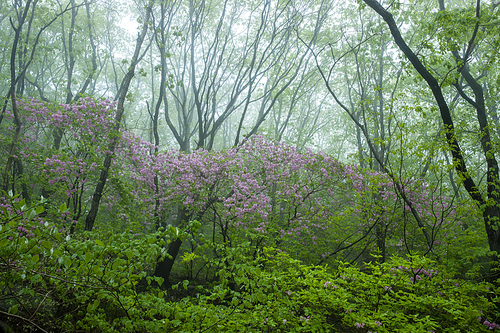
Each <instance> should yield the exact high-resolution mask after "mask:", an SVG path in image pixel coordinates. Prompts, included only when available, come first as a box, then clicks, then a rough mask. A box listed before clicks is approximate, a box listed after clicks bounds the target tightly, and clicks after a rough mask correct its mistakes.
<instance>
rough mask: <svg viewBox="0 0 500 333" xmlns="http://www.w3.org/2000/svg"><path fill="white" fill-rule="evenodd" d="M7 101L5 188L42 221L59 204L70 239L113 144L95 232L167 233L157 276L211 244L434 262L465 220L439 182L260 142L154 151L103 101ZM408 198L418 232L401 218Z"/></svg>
mask: <svg viewBox="0 0 500 333" xmlns="http://www.w3.org/2000/svg"><path fill="white" fill-rule="evenodd" d="M17 105H18V107H19V110H20V113H21V115H22V119H23V127H22V140H21V142H20V144H19V146H18V150H17V153H16V154H17V155H18V157H19V158H20V159H21V160H22V162H23V166H24V170H23V173H22V176H21V175H20V176H19V177H17V178H14V183H13V184H12V188H13V189H14V190H16V189H17V188H21V187H23V186H24V187H26V188H28V189H27V191H28V192H29V194H30V195H34V196H38V195H40V194H42V195H43V196H44V197H46V198H47V199H49V200H48V201H47V202H48V204H47V205H48V207H47V208H49V209H47V212H48V213H47V214H50V211H51V210H50V205H52V207H54V208H57V209H55V210H54V211H57V212H59V211H60V210H61V209H60V206H61V204H64V206H65V207H67V210H65V213H64V214H57V219H58V225H59V227H60V228H61V229H63V230H64V229H66V230H68V232H70V233H73V232H75V231H76V230H79V228H82V227H83V226H82V222H83V219H84V218H85V214H86V212H87V211H88V209H89V203H90V202H91V200H92V195H93V194H94V192H93V189H94V188H95V186H96V184H97V182H98V181H99V180H98V179H99V174H100V170H101V169H102V168H103V164H102V163H103V162H102V161H103V160H104V155H105V154H106V152H107V149H108V147H109V146H110V143H111V142H113V141H115V143H116V145H115V151H114V154H113V159H112V165H111V168H110V172H109V175H108V179H107V182H106V187H105V190H104V192H103V197H102V199H101V202H100V208H99V214H98V216H97V220H96V224H95V227H96V228H97V229H100V230H103V231H108V232H120V231H127V232H131V233H132V234H134V235H140V234H144V233H150V232H152V231H155V230H157V229H158V228H160V227H161V228H166V229H169V234H172V235H175V236H174V237H173V239H172V240H170V243H169V245H168V248H167V251H168V254H169V256H167V257H166V259H165V261H166V264H165V263H164V264H160V265H158V267H157V271H156V275H158V276H161V277H163V278H164V279H168V278H169V276H170V272H171V270H172V267H173V264H174V261H175V260H176V258H177V257H178V254H179V253H182V252H185V251H187V252H192V253H194V254H196V255H198V256H200V257H203V256H205V259H204V260H203V261H201V260H200V263H199V264H200V267H206V265H205V264H206V263H207V262H208V261H209V260H210V258H211V256H212V254H213V253H215V255H220V253H219V252H220V251H221V250H220V245H223V246H224V247H233V246H237V245H238V244H241V243H242V242H250V244H251V246H253V247H255V248H257V249H259V248H263V247H269V246H271V247H276V248H279V249H281V250H282V251H285V252H287V253H290V254H291V255H292V256H293V257H295V258H298V259H301V260H302V261H304V262H306V263H309V264H322V263H332V262H334V260H336V259H346V260H350V261H362V262H363V261H369V260H372V257H371V254H379V255H381V259H380V260H381V261H385V257H386V255H392V254H395V253H399V254H406V253H411V254H416V253H419V254H432V255H434V256H435V257H436V258H437V259H438V260H440V259H441V258H443V257H449V253H447V252H446V251H445V250H444V249H448V248H450V244H455V243H457V239H456V237H457V236H458V237H459V238H460V236H461V235H463V233H464V230H465V229H466V227H465V226H466V224H467V223H468V221H470V220H471V219H474V218H475V217H474V216H468V215H470V214H468V213H467V210H463V209H462V210H460V209H457V205H456V203H455V202H454V200H453V199H452V197H448V196H446V193H445V192H440V189H441V187H439V186H431V185H429V184H426V183H424V182H423V181H421V180H399V186H400V187H401V188H400V189H399V190H397V191H396V190H395V185H394V182H393V180H392V179H390V178H388V177H387V176H385V175H383V174H380V173H377V172H373V171H369V170H361V169H359V168H357V167H356V166H351V165H345V164H342V163H340V162H339V161H336V160H335V159H333V158H331V157H330V156H328V155H326V154H323V153H315V152H313V151H310V150H304V151H298V150H296V149H295V148H294V147H292V146H289V145H287V144H285V143H280V142H272V141H269V140H266V139H265V138H264V137H260V136H254V137H251V138H249V139H247V140H245V141H244V142H243V143H241V144H240V145H239V146H237V147H234V148H232V149H228V150H225V151H212V152H208V151H205V150H202V149H200V150H197V151H194V152H193V153H190V154H188V153H185V152H179V151H176V150H167V151H158V149H157V147H154V146H153V145H151V144H150V143H148V142H145V141H144V140H142V139H141V138H139V137H137V136H136V135H134V134H133V133H131V132H129V131H126V130H120V131H118V132H115V131H113V130H112V129H113V124H114V123H113V121H114V113H115V112H116V110H115V108H114V104H113V103H111V102H109V101H107V100H96V99H93V98H90V97H87V98H82V99H80V100H79V101H78V102H76V103H73V104H71V105H66V104H62V105H50V104H47V103H41V102H38V101H36V100H24V101H18V104H17ZM6 130H7V131H8V129H6ZM56 130H57V131H58V133H61V134H62V140H61V144H60V148H59V149H58V150H55V149H54V148H53V145H52V139H53V137H52V133H54V132H55V131H56ZM7 146H8V145H6V144H2V148H5V147H7ZM23 191H24V190H23ZM401 193H404V194H405V196H406V201H405V200H402V198H401ZM408 200H410V201H411V203H412V208H414V209H416V210H417V211H418V215H419V216H420V217H421V219H422V221H423V227H422V225H419V224H417V223H415V221H414V220H413V216H414V214H411V212H410V207H408V205H407V201H408ZM422 229H425V233H424V231H423V230H422ZM426 235H430V241H431V242H429V241H428V239H427V238H426ZM188 238H189V239H190V242H186V243H184V240H185V239H188ZM183 243H184V244H186V245H187V247H186V246H185V247H184V248H182V249H181V247H182V245H183ZM429 244H431V246H429ZM451 248H454V249H455V248H456V247H455V246H452V247H451ZM214 251H215V252H214Z"/></svg>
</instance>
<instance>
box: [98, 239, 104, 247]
mask: <svg viewBox="0 0 500 333" xmlns="http://www.w3.org/2000/svg"><path fill="white" fill-rule="evenodd" d="M95 243H96V244H97V245H99V246H102V247H105V246H106V245H105V244H104V242H103V241H101V240H99V239H96V240H95Z"/></svg>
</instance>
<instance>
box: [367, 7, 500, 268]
mask: <svg viewBox="0 0 500 333" xmlns="http://www.w3.org/2000/svg"><path fill="white" fill-rule="evenodd" d="M363 1H364V2H365V3H366V4H367V5H368V6H370V7H371V8H372V9H373V10H374V11H375V12H376V13H377V14H379V15H380V16H381V17H382V18H383V19H384V21H385V22H386V23H387V25H388V27H389V29H390V31H391V34H392V36H393V38H394V41H395V43H396V45H397V46H398V47H399V49H400V50H401V51H402V52H403V53H404V54H405V56H406V57H407V58H408V60H409V61H410V62H411V64H412V66H413V67H414V68H415V69H416V70H417V72H418V73H419V74H420V75H421V76H422V78H423V79H424V80H425V81H426V83H427V85H428V86H429V88H430V89H431V91H432V94H433V95H434V98H435V100H436V103H437V105H438V107H439V111H440V114H441V119H442V120H443V123H444V127H445V133H446V140H447V143H448V147H449V149H450V151H451V155H452V157H453V164H454V166H455V170H456V172H457V174H458V176H459V178H460V179H461V181H462V183H463V185H464V187H465V189H466V190H467V192H468V194H469V196H470V197H471V198H472V199H473V200H474V201H475V202H476V204H477V205H478V207H479V209H481V210H482V213H483V219H484V225H485V229H486V234H487V237H488V244H489V248H490V250H491V251H496V253H497V254H499V253H500V228H498V226H499V222H500V194H499V192H498V190H497V189H498V188H499V185H500V182H499V177H498V162H497V160H496V157H495V155H494V154H493V151H492V142H491V137H490V134H489V130H488V128H489V125H488V119H487V117H486V112H485V108H484V98H483V93H482V88H481V86H480V85H479V84H477V81H476V80H474V79H473V78H472V76H471V75H470V73H469V72H468V68H467V65H466V62H467V60H468V58H469V56H470V54H471V52H472V49H473V45H474V39H475V35H476V33H477V26H478V24H479V13H480V10H479V9H480V1H479V0H477V3H476V17H477V19H478V23H477V24H476V27H475V29H474V33H473V36H472V38H471V39H470V41H469V43H468V47H467V51H466V52H465V55H464V57H463V59H460V57H459V56H458V53H455V52H454V56H455V58H456V60H457V61H460V63H461V64H463V65H461V66H460V67H459V72H460V74H461V75H462V76H463V78H464V79H465V80H466V81H467V83H468V84H469V85H470V87H471V89H472V91H473V93H474V95H475V99H476V100H475V101H474V100H472V99H471V98H469V97H468V96H466V95H465V93H464V92H463V91H461V87H460V86H459V85H458V84H455V87H456V88H457V90H458V91H459V93H460V94H461V96H462V98H464V100H466V101H467V102H468V103H470V104H471V105H473V106H474V108H475V109H476V112H477V120H478V122H479V126H480V129H481V146H482V149H483V154H484V158H485V160H486V164H487V166H488V170H487V171H486V172H487V182H488V184H487V189H486V195H483V194H482V193H481V192H480V191H479V189H478V187H477V185H476V183H475V182H474V180H473V179H472V177H471V175H470V174H469V172H468V171H467V165H466V162H465V159H464V155H463V151H462V149H461V147H460V144H459V142H458V140H457V138H456V135H455V126H454V124H453V119H452V116H451V113H450V109H449V106H448V104H447V102H446V101H445V99H444V97H443V93H442V90H441V86H440V85H439V82H438V81H437V79H436V78H435V77H434V76H433V75H432V74H431V73H430V72H429V71H428V70H427V68H426V67H425V66H424V65H423V64H422V62H421V61H420V59H419V58H418V57H417V55H416V54H415V53H414V52H413V51H412V50H411V49H410V47H409V46H408V45H407V44H406V42H405V40H404V39H403V37H402V36H401V33H400V31H399V28H398V27H397V25H396V23H395V22H394V18H393V16H392V14H391V13H390V12H388V11H387V10H386V9H385V8H384V7H382V6H381V5H380V4H379V3H378V2H377V1H376V0H363ZM491 274H492V277H497V276H498V273H494V272H491Z"/></svg>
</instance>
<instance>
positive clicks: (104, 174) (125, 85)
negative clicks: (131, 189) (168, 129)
mask: <svg viewBox="0 0 500 333" xmlns="http://www.w3.org/2000/svg"><path fill="white" fill-rule="evenodd" d="M152 7H153V3H152V2H149V4H148V7H147V8H146V17H145V19H144V25H143V27H142V31H141V34H140V35H139V36H138V37H137V43H136V45H135V51H134V55H133V57H132V62H131V64H130V67H129V70H128V72H127V74H126V75H125V77H124V78H123V81H122V84H121V87H120V96H119V98H118V105H117V110H116V116H115V128H114V131H115V132H118V131H119V129H120V122H121V119H122V116H123V111H124V107H123V104H124V103H125V96H126V95H127V92H128V89H129V86H130V82H131V81H132V78H133V77H134V75H135V67H136V66H137V62H138V60H139V55H140V51H141V47H142V43H143V42H144V39H145V38H146V34H147V32H148V28H149V18H150V16H151V11H152ZM117 143H118V142H117V139H113V140H112V141H111V143H110V145H109V147H108V150H107V152H106V156H105V158H104V165H103V169H102V171H101V174H100V176H99V181H98V183H97V186H96V188H95V191H94V195H93V196H92V205H91V207H90V211H89V213H88V214H87V218H86V219H85V230H87V231H90V230H92V228H93V227H94V223H95V219H96V217H97V212H98V210H99V203H100V201H101V197H102V192H103V190H104V187H105V186H106V180H107V179H108V174H109V168H110V167H111V161H112V160H113V155H114V151H115V149H116V145H117Z"/></svg>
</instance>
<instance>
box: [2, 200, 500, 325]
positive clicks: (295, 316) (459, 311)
mask: <svg viewBox="0 0 500 333" xmlns="http://www.w3.org/2000/svg"><path fill="white" fill-rule="evenodd" d="M5 198H6V199H5V201H4V204H3V209H2V215H1V220H0V259H1V261H0V262H1V263H2V264H1V265H0V290H1V292H2V295H4V297H3V298H2V300H1V301H0V311H2V312H1V313H2V314H3V315H2V316H3V317H4V318H6V319H7V321H8V322H9V324H10V325H11V326H12V327H13V328H14V329H15V330H17V331H26V330H28V329H29V327H36V326H38V327H40V328H43V329H44V330H46V331H48V332H59V331H66V332H76V331H86V332H137V331H139V332H146V331H147V332H202V331H205V332H221V331H226V332H263V331H266V332H331V331H342V332H346V331H350V332H351V331H355V332H368V331H372V332H375V331H376V332H379V333H380V332H428V331H431V330H433V331H436V332H482V331H487V328H488V327H489V326H487V325H486V324H483V322H484V320H489V322H493V320H494V319H495V317H493V315H494V312H493V309H494V304H493V303H492V302H490V301H489V299H491V298H493V297H494V294H493V292H492V291H491V290H492V289H490V288H491V286H489V285H488V284H486V283H472V282H469V281H465V280H460V279H454V278H452V276H451V275H450V274H448V273H446V271H441V270H442V268H440V267H439V268H437V267H438V266H437V264H436V263H435V262H433V261H432V260H430V259H427V258H425V257H419V256H413V257H407V258H400V257H393V258H391V259H390V260H389V261H388V262H386V263H382V264H380V263H368V264H366V265H365V266H364V267H363V269H359V268H357V267H354V266H351V265H349V264H346V263H344V262H337V267H335V268H334V269H331V268H328V267H321V266H306V265H303V264H301V263H300V262H299V261H298V260H295V259H292V258H291V257H290V255H288V254H286V253H284V252H283V251H281V250H277V249H274V248H270V247H263V248H262V247H260V248H257V247H255V246H252V245H251V244H250V243H248V242H245V243H241V244H239V245H238V246H236V247H229V246H225V245H218V246H217V247H216V249H215V250H216V252H217V259H213V260H211V262H210V265H212V266H213V267H214V268H215V269H216V270H217V279H216V280H215V281H214V282H212V283H211V285H209V286H205V287H204V286H200V285H198V286H196V285H193V286H191V283H190V282H189V281H187V280H184V281H181V282H179V283H178V284H177V285H174V286H173V288H172V290H171V291H169V293H168V294H166V293H164V292H163V291H160V290H158V289H155V288H152V287H151V286H149V287H148V286H147V285H149V284H150V283H151V282H152V281H153V280H154V279H155V280H156V283H158V284H161V283H162V282H163V281H161V279H160V278H152V277H148V276H147V273H148V272H149V271H150V268H152V266H153V265H154V264H155V261H156V259H157V258H158V257H162V256H164V255H165V250H164V247H163V246H162V245H163V244H164V242H165V241H164V240H165V239H166V238H169V237H170V236H168V234H172V235H171V236H174V235H173V233H174V232H175V231H174V230H170V231H167V232H158V233H156V234H152V235H147V236H141V237H140V238H139V237H137V236H133V235H130V234H111V235H105V234H99V233H98V232H95V231H94V232H93V233H82V234H81V235H79V236H78V237H73V238H72V237H69V236H66V235H65V234H62V233H60V232H58V231H57V229H56V228H55V227H53V225H51V223H50V222H49V221H47V220H44V219H43V218H40V217H39V216H38V215H37V214H40V213H42V212H43V206H42V204H41V203H40V202H38V203H35V204H33V205H27V204H26V203H25V202H23V200H19V198H18V197H9V196H8V195H5ZM65 209H66V208H65V207H60V210H61V211H64V210H65ZM24 229H26V230H31V231H32V232H29V233H27V232H25V231H23V230H24ZM171 229H172V228H171ZM174 237H175V236H174ZM197 257H198V255H197V254H189V253H188V254H185V255H184V256H183V261H184V263H185V264H189V263H191V262H192V261H195V260H196V259H197ZM138 283H141V285H142V287H141V288H142V289H143V290H144V289H145V290H146V291H145V292H139V291H138V288H137V287H138ZM178 297H181V298H180V299H178ZM478 318H481V321H478Z"/></svg>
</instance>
